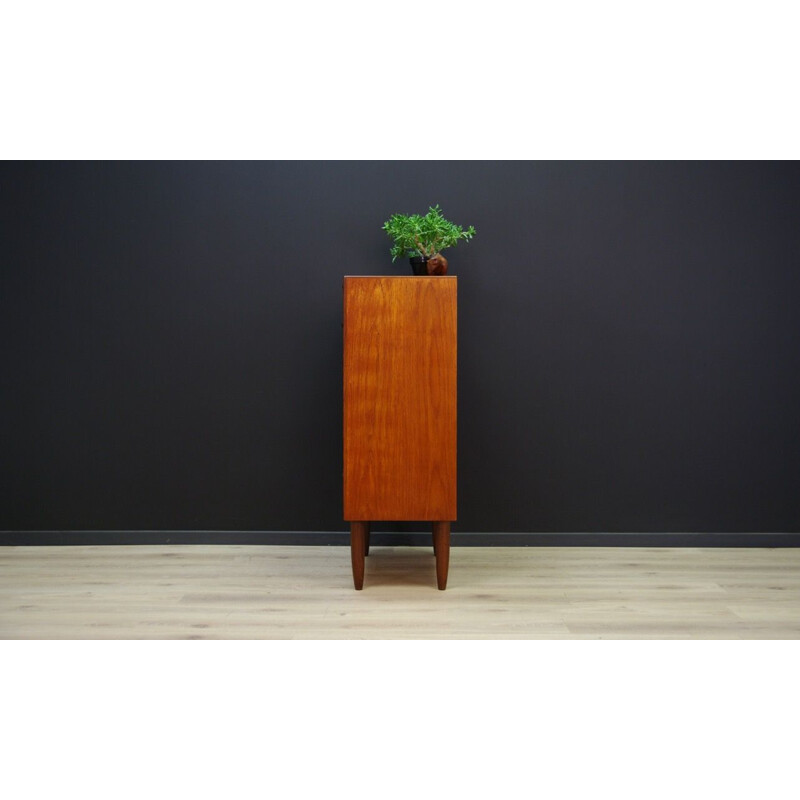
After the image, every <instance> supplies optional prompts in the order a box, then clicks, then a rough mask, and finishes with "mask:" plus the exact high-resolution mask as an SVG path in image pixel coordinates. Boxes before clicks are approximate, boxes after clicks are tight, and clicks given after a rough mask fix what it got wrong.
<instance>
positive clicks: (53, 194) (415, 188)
mask: <svg viewBox="0 0 800 800" xmlns="http://www.w3.org/2000/svg"><path fill="white" fill-rule="evenodd" d="M0 197H1V202H0V214H1V215H2V217H1V219H0V226H1V228H0V234H1V236H2V239H1V242H0V244H1V248H2V249H1V251H0V252H1V257H2V270H1V271H0V280H1V281H2V283H1V284H0V326H2V327H1V332H2V362H1V364H0V367H1V369H0V382H1V390H2V391H1V392H0V403H1V404H2V408H0V411H1V412H2V413H1V415H0V426H1V429H0V432H1V433H2V453H1V454H0V459H1V463H0V468H1V469H2V474H1V475H0V528H2V529H5V530H19V531H26V530H120V529H155V530H182V529H183V530H301V531H315V530H324V531H333V530H344V529H345V525H344V523H343V522H342V519H341V515H342V506H341V457H342V453H341V410H342V409H341V357H342V344H341V277H342V275H343V274H347V273H351V274H406V273H407V272H408V265H407V262H406V263H400V262H397V263H395V264H392V263H391V259H390V257H389V254H388V248H389V241H388V239H387V238H386V236H385V234H384V233H383V232H382V231H381V225H382V223H383V221H384V220H385V219H386V218H387V217H388V216H389V215H390V214H391V213H392V212H394V211H405V212H413V211H419V212H424V211H425V210H426V209H427V207H428V205H430V204H433V203H437V202H438V203H440V204H441V205H442V208H443V211H444V213H445V215H446V216H447V217H448V218H450V219H453V220H454V221H456V222H458V223H461V224H464V225H467V224H474V225H475V227H476V228H477V231H478V235H477V236H476V238H475V239H474V240H473V242H471V243H469V244H461V245H459V246H458V247H457V248H455V249H453V250H450V251H448V252H447V255H448V257H449V259H450V265H451V273H452V274H457V275H458V276H459V458H458V465H459V511H460V515H459V522H458V525H457V527H456V528H455V530H461V531H553V532H558V531H593V532H615V531H641V532H659V531H673V532H675V531H678V532H679V531H705V532H720V531H775V532H785V531H798V530H800V500H798V477H800V415H799V414H798V409H800V343H799V341H798V334H800V325H798V301H800V225H799V224H798V222H799V221H800V166H799V165H798V164H796V163H733V164H730V163H718V162H712V163H674V162H667V163H550V162H548V163H535V162H524V163H514V162H394V163H392V162H333V163H331V162H299V163H298V162H278V163H273V162H267V163H168V162H157V163H74V162H67V163H6V164H4V165H2V167H0ZM396 527H399V528H402V526H396Z"/></svg>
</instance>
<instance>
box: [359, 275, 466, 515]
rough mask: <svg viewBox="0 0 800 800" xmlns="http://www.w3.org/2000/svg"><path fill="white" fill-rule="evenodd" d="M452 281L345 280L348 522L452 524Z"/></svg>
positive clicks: (454, 309) (454, 284) (454, 291)
mask: <svg viewBox="0 0 800 800" xmlns="http://www.w3.org/2000/svg"><path fill="white" fill-rule="evenodd" d="M456 326H457V280H456V278H441V277H435V278H425V277H420V278H397V277H385V278H380V277H378V278H366V277H365V278H357V277H353V278H345V282H344V518H345V519H346V520H455V519H456V361H457V358H456V332H457V331H456Z"/></svg>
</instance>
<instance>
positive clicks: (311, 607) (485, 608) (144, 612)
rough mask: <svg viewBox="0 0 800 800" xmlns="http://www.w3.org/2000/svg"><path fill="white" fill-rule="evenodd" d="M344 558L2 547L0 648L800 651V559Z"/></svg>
mask: <svg viewBox="0 0 800 800" xmlns="http://www.w3.org/2000/svg"><path fill="white" fill-rule="evenodd" d="M348 550H349V548H347V547H286V546H256V545H133V546H130V545H112V546H105V547H103V546H76V547H0V639H800V548H796V549H793V548H784V549H766V548H763V549H749V548H744V547H736V548H707V549H696V548H674V549H672V548H636V547H621V548H617V547H456V548H453V550H452V551H451V557H452V560H453V561H454V562H455V563H456V564H457V565H458V569H457V570H454V572H453V574H452V575H451V576H450V579H449V581H448V587H447V591H446V592H440V591H438V590H437V588H436V583H435V581H434V575H435V570H436V567H435V559H434V556H433V552H432V551H431V549H430V548H428V547H424V548H422V547H378V546H376V545H373V546H372V552H371V553H370V557H369V570H368V571H367V574H366V576H365V580H364V588H365V591H363V592H354V591H353V588H352V587H353V585H352V584H351V583H350V580H349V576H350V554H349V553H348ZM366 590H369V591H366Z"/></svg>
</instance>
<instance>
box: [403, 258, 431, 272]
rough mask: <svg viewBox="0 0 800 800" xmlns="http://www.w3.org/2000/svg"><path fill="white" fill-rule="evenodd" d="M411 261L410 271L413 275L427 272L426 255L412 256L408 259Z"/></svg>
mask: <svg viewBox="0 0 800 800" xmlns="http://www.w3.org/2000/svg"><path fill="white" fill-rule="evenodd" d="M408 260H409V261H410V262H411V271H412V272H413V273H414V274H415V275H427V274H428V257H427V256H414V257H413V258H409V259H408Z"/></svg>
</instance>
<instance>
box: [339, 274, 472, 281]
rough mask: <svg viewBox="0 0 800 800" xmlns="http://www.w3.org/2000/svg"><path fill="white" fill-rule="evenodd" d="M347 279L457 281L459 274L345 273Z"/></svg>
mask: <svg viewBox="0 0 800 800" xmlns="http://www.w3.org/2000/svg"><path fill="white" fill-rule="evenodd" d="M344 277H345V278H346V279H347V280H358V279H360V278H367V279H368V280H371V281H374V280H375V279H376V278H380V280H382V281H457V280H458V275H345V276H344Z"/></svg>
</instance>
